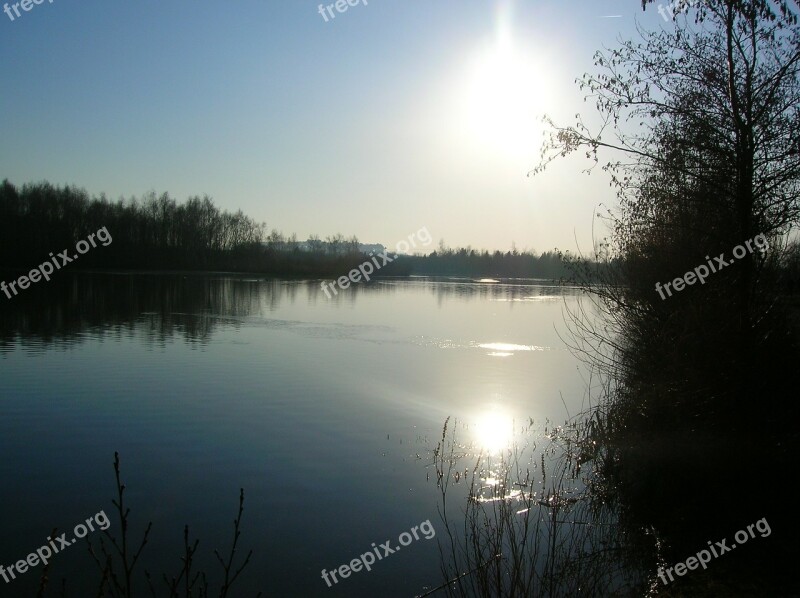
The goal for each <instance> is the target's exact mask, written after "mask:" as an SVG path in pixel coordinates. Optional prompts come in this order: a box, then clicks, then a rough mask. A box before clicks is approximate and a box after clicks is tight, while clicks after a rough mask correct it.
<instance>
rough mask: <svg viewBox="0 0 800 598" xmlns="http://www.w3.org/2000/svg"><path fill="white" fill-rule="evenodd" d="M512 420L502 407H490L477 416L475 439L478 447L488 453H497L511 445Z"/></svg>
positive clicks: (512, 433)
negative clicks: (490, 408)
mask: <svg viewBox="0 0 800 598" xmlns="http://www.w3.org/2000/svg"><path fill="white" fill-rule="evenodd" d="M513 435H514V420H513V419H512V417H511V416H510V415H509V414H508V413H507V412H505V411H504V410H502V409H497V408H496V409H492V410H489V411H486V412H484V413H482V414H481V415H479V416H478V418H477V421H476V425H475V440H476V441H477V443H478V446H479V448H481V449H482V450H484V451H486V452H488V453H498V452H500V451H502V450H504V449H506V448H508V447H509V446H511V441H512V437H513Z"/></svg>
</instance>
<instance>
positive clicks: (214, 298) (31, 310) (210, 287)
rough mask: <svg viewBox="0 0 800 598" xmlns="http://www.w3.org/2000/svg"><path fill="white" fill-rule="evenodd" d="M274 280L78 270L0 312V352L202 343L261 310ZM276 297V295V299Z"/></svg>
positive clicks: (281, 289) (36, 288)
mask: <svg viewBox="0 0 800 598" xmlns="http://www.w3.org/2000/svg"><path fill="white" fill-rule="evenodd" d="M284 292H285V287H282V286H281V285H280V284H277V283H270V282H263V281H262V282H259V283H256V282H251V281H247V280H242V279H231V278H219V277H200V276H164V275H141V274H136V275H115V274H108V275H106V274H101V275H98V274H77V275H74V276H72V277H69V278H64V277H62V278H57V279H54V280H52V281H50V282H49V283H47V284H40V285H38V286H34V287H31V288H30V289H28V290H27V291H25V293H24V294H20V295H19V296H17V297H15V298H14V299H13V300H12V301H7V303H6V304H5V305H4V306H3V311H2V313H0V350H8V349H9V348H10V347H11V346H12V345H13V344H14V343H15V342H17V341H18V342H20V343H21V344H22V345H23V346H26V345H43V346H45V347H49V346H52V345H61V344H64V345H69V344H74V343H77V342H80V340H81V339H82V337H83V335H84V333H86V332H91V334H92V336H93V337H96V338H97V337H99V338H103V337H111V338H121V337H123V336H128V337H133V336H138V337H141V338H143V339H145V340H146V342H147V343H148V344H154V343H159V344H163V343H164V342H166V341H167V340H168V339H170V338H172V337H173V336H176V335H178V336H182V337H183V338H184V339H185V340H186V341H188V342H192V343H206V342H208V340H209V339H210V338H211V335H212V334H213V332H214V329H215V327H217V326H219V325H220V324H221V323H225V324H227V325H233V326H236V325H238V321H237V320H236V319H235V318H240V317H245V316H249V315H252V314H254V313H258V312H259V311H260V310H261V305H262V304H261V300H262V297H264V296H265V295H266V296H267V297H269V296H270V295H272V294H282V293H284ZM278 301H279V300H278Z"/></svg>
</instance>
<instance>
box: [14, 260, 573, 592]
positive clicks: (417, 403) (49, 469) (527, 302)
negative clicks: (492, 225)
mask: <svg viewBox="0 0 800 598" xmlns="http://www.w3.org/2000/svg"><path fill="white" fill-rule="evenodd" d="M580 300H581V299H580V293H579V291H577V290H575V289H571V288H562V287H557V286H552V285H547V284H542V283H536V282H534V281H503V282H500V283H498V282H476V281H472V280H455V279H437V280H432V279H427V278H410V279H387V280H381V281H377V282H375V283H374V284H370V285H356V286H354V287H353V288H351V289H348V290H347V291H342V292H340V293H339V295H338V296H336V297H334V298H333V299H328V298H327V297H326V296H325V294H324V293H323V292H322V291H321V290H320V285H319V281H286V280H265V279H263V278H257V277H247V276H239V275H214V276H211V275H198V274H186V275H182V274H181V275H176V274H169V275H166V274H158V273H152V274H147V273H143V274H139V273H137V274H120V273H114V274H110V273H75V274H73V275H69V274H68V273H63V274H62V276H60V277H59V278H57V279H54V280H53V281H51V282H49V283H47V284H39V285H34V287H32V288H30V289H28V290H26V291H24V292H23V293H22V294H21V295H20V296H18V297H16V298H14V299H13V301H8V300H6V299H5V297H2V311H0V362H1V363H2V366H0V367H2V376H0V416H1V417H0V454H2V456H3V458H2V460H0V475H1V476H2V478H1V479H2V480H3V486H2V487H3V491H2V499H3V503H2V506H3V508H2V510H1V511H0V530H2V535H0V564H3V565H5V566H6V568H7V567H8V565H11V564H13V563H15V562H17V561H19V560H20V559H25V558H26V557H27V555H28V554H29V553H31V552H35V551H36V549H37V548H39V547H41V546H42V545H46V544H47V537H48V536H50V534H51V531H52V530H53V528H58V529H59V532H58V534H61V533H62V532H63V531H65V530H67V531H68V532H69V533H70V534H71V533H72V531H73V527H74V526H75V525H76V524H77V523H80V522H82V521H85V520H86V519H87V518H90V517H92V516H93V515H94V514H96V513H98V512H100V511H101V510H103V511H104V512H105V513H106V514H107V515H108V517H109V519H110V520H111V526H110V528H109V532H111V533H112V534H114V535H116V536H118V535H119V533H120V525H119V521H118V519H117V518H116V517H115V514H114V512H113V511H114V507H113V505H112V502H111V499H112V498H114V497H115V495H116V487H115V483H114V469H113V460H114V452H115V451H119V453H120V458H121V462H122V479H123V481H124V483H125V484H126V486H127V489H126V492H125V500H126V503H127V506H129V507H130V508H131V513H130V525H131V529H130V533H131V535H132V540H131V541H132V542H135V541H138V540H139V539H140V538H141V534H142V532H143V531H144V528H145V526H146V525H147V522H148V521H152V522H153V529H152V532H151V535H150V539H149V542H148V544H147V546H146V547H145V549H144V552H143V554H142V557H141V561H140V563H139V564H138V565H137V566H138V567H139V568H141V570H142V571H144V570H145V569H147V570H149V571H150V572H151V574H152V576H153V579H154V580H155V581H154V583H155V584H156V585H158V584H161V585H162V586H163V584H164V582H163V581H161V578H162V574H163V573H167V574H168V576H170V577H172V576H174V575H177V574H178V573H179V572H180V569H181V563H180V557H181V555H182V551H183V530H184V525H186V524H188V525H189V528H190V536H191V538H192V539H194V538H195V537H197V538H199V540H200V542H199V544H198V552H197V556H196V562H197V564H198V566H200V567H201V568H205V569H207V570H208V571H209V572H210V573H211V574H212V575H211V577H212V579H216V578H217V576H218V569H219V565H218V563H216V562H215V557H214V554H213V551H214V549H219V550H220V552H221V553H223V554H224V553H226V551H227V549H228V548H229V546H230V543H231V539H232V535H233V519H234V518H235V516H236V512H237V507H238V499H239V489H240V488H244V492H245V502H244V515H243V519H242V535H241V538H240V540H239V543H240V544H239V546H240V548H239V555H240V557H244V556H245V554H246V551H248V550H250V549H252V550H253V556H252V557H251V561H250V564H249V566H248V567H247V568H246V569H245V571H244V572H243V573H242V575H241V577H240V578H239V580H237V582H236V585H235V586H234V591H233V594H232V595H233V596H255V595H256V593H257V591H258V590H262V591H263V592H264V594H263V595H264V596H295V595H296V596H331V597H333V596H376V595H380V596H405V597H411V596H415V595H417V594H420V593H422V592H424V591H425V590H426V589H430V588H432V587H435V586H437V585H439V584H440V583H441V582H442V579H441V574H440V569H439V550H438V548H437V540H438V539H441V536H437V537H434V538H433V539H431V540H428V539H426V537H427V536H426V535H423V534H422V533H419V534H416V535H417V538H414V539H411V540H409V538H413V537H412V536H411V534H410V532H411V530H412V528H414V527H415V526H418V527H419V526H420V524H421V523H423V522H426V521H430V525H429V526H425V527H423V528H422V531H425V529H427V530H430V529H431V528H432V529H434V530H435V529H439V528H440V526H439V521H440V520H439V514H438V512H437V496H438V491H437V488H436V483H435V475H433V474H432V466H431V451H432V449H433V448H434V447H435V445H436V443H437V441H438V440H439V439H440V438H441V435H442V426H443V424H444V422H445V420H446V419H447V418H448V417H451V418H452V420H451V421H457V422H458V423H459V425H460V426H461V428H460V429H461V430H462V433H463V435H464V437H465V438H469V439H471V440H472V441H474V442H476V443H478V444H480V445H484V446H486V447H487V448H492V447H493V446H495V445H496V446H500V445H501V444H502V442H503V441H504V437H505V436H507V435H508V434H509V431H510V430H511V428H512V426H513V427H515V428H516V427H518V426H519V425H521V424H522V423H527V422H529V420H530V418H533V420H534V421H535V422H537V423H539V422H541V423H542V424H543V423H544V422H545V421H547V420H550V421H553V422H556V423H563V422H564V420H565V419H567V418H568V417H569V416H574V415H575V414H576V413H577V412H579V411H581V409H583V408H585V407H587V405H586V404H584V397H585V396H586V385H587V382H586V378H585V375H583V374H582V372H583V366H582V365H581V364H580V362H579V361H578V360H577V358H576V357H575V356H573V355H572V354H571V353H570V352H569V351H568V349H567V346H566V344H565V341H564V340H563V339H564V338H566V337H567V329H566V325H565V323H564V310H565V308H575V307H577V306H578V303H579V302H580ZM404 532H409V534H407V535H405V536H404V540H405V542H404V543H406V545H405V546H403V547H402V550H400V551H395V552H394V553H393V554H389V555H388V556H384V557H382V558H381V559H380V560H377V562H376V563H375V564H374V565H373V566H372V570H371V571H369V572H368V571H365V570H361V571H359V572H351V574H349V576H348V577H347V578H346V579H339V580H337V582H336V583H331V584H330V587H328V583H326V581H325V580H324V579H323V578H322V575H321V572H322V570H323V569H325V570H327V571H329V572H330V571H331V570H333V571H336V570H337V569H338V568H339V567H340V566H341V565H344V564H348V563H350V562H351V561H352V560H353V559H355V558H357V557H359V555H361V554H364V553H366V552H368V551H370V550H373V548H372V544H373V543H375V545H380V544H383V543H385V542H386V541H387V540H391V541H392V543H391V546H392V547H396V546H397V539H398V538H399V537H400V536H401V534H403V533H404ZM415 533H416V530H415ZM428 535H430V532H428ZM100 536H101V533H100V532H94V533H88V537H89V539H91V540H92V541H93V542H94V543H95V545H97V542H98V541H99V538H100ZM379 554H382V555H383V554H384V553H383V552H381V553H379ZM50 574H51V579H52V580H53V581H52V583H53V584H56V583H57V582H58V583H60V581H58V580H60V579H61V578H62V577H64V578H66V580H67V589H68V595H76V596H77V595H94V594H89V593H88V592H91V588H96V584H97V583H98V582H99V579H100V577H101V574H100V570H99V568H98V567H97V566H96V565H95V564H94V563H93V562H92V560H91V558H90V557H89V556H88V553H87V549H86V546H85V545H84V543H83V542H79V543H78V544H76V545H75V546H70V547H69V548H64V549H63V553H59V554H57V555H55V556H53V557H52V569H51V571H50ZM40 575H41V566H38V567H33V569H32V570H31V571H28V572H26V573H22V574H19V575H18V576H17V578H16V579H15V580H13V581H11V583H8V584H6V583H3V582H2V581H0V586H4V587H3V588H2V592H0V593H2V595H4V596H5V595H9V596H12V595H19V596H31V595H35V590H32V588H36V587H38V581H39V578H40ZM137 587H139V588H140V589H141V590H142V592H141V594H142V595H146V594H147V592H146V590H145V587H144V584H143V583H142V582H137ZM70 590H71V592H70ZM84 592H87V593H86V594H84ZM138 593H139V592H137V595H138Z"/></svg>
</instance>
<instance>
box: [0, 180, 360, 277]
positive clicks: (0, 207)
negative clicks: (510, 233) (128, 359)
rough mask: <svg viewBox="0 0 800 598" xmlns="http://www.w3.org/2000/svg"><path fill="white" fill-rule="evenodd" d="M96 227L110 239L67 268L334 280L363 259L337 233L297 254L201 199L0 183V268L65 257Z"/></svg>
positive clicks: (291, 243)
mask: <svg viewBox="0 0 800 598" xmlns="http://www.w3.org/2000/svg"><path fill="white" fill-rule="evenodd" d="M103 227H105V228H106V230H108V233H109V235H110V236H111V238H112V242H111V243H110V244H109V245H108V246H104V247H99V248H98V249H94V250H92V251H89V252H88V253H86V254H85V255H82V256H81V257H80V262H78V263H77V264H75V265H71V266H72V267H83V268H87V267H88V268H107V269H139V270H141V269H148V270H216V271H234V272H260V273H265V274H273V275H294V276H324V275H331V276H333V275H339V274H341V273H342V272H343V271H345V272H346V271H348V270H350V269H351V268H353V267H355V266H356V265H357V264H358V263H360V262H361V261H362V260H363V256H362V255H361V254H360V253H359V251H358V245H359V244H358V239H357V238H355V237H351V238H345V237H344V236H343V235H341V234H337V235H334V236H332V237H328V238H327V239H326V243H325V244H324V245H325V248H324V250H312V251H301V250H299V249H297V247H296V238H295V237H294V236H292V237H290V238H288V239H287V238H286V237H284V235H283V234H282V233H280V232H279V231H276V230H273V231H272V232H270V233H268V232H267V227H266V225H265V224H264V223H259V222H256V221H255V220H253V219H252V218H250V217H248V216H246V215H245V214H243V213H242V212H241V211H237V212H234V213H232V212H228V211H226V210H220V209H219V208H218V207H217V206H215V205H214V202H213V201H212V199H211V198H209V197H208V196H203V197H190V198H189V199H188V200H187V201H186V202H184V203H178V202H177V201H176V200H175V199H174V198H172V197H170V196H169V194H168V193H162V194H161V195H158V196H157V195H156V194H155V193H149V194H146V195H145V196H143V197H142V198H138V199H137V198H130V199H128V200H124V199H120V200H118V201H109V200H108V199H107V198H106V197H105V196H104V195H101V196H100V197H90V196H89V194H88V193H87V192H86V190H84V189H80V188H77V187H72V186H63V187H58V186H54V185H51V184H50V183H47V182H43V183H35V184H26V185H24V186H22V187H21V188H17V187H16V186H14V185H13V184H11V183H10V182H9V181H8V180H4V181H3V183H2V185H0V238H1V239H2V241H0V243H2V246H1V247H2V251H0V267H2V268H6V269H15V270H20V271H27V270H29V269H30V268H32V267H33V266H35V265H37V264H39V263H41V262H43V261H45V260H46V259H48V256H49V255H50V253H51V252H52V253H58V252H59V251H62V250H64V249H70V254H72V253H73V251H72V248H74V247H75V244H76V243H77V242H78V241H80V240H81V239H85V238H86V237H87V236H88V235H89V234H92V233H96V232H97V231H98V230H99V229H101V228H103ZM314 240H317V241H319V239H318V238H317V237H312V241H314ZM312 245H313V244H312ZM319 245H320V246H322V242H321V241H319ZM292 247H294V248H292Z"/></svg>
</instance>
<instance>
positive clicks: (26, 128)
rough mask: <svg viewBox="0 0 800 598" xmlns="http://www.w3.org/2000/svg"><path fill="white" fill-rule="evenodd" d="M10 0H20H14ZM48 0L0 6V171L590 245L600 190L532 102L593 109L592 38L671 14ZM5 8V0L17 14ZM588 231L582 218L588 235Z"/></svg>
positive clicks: (604, 191)
mask: <svg viewBox="0 0 800 598" xmlns="http://www.w3.org/2000/svg"><path fill="white" fill-rule="evenodd" d="M11 4H12V5H13V4H14V3H11ZM318 5H319V3H318V2H317V1H310V0H292V1H291V2H278V1H275V0H258V1H256V0H232V1H230V2H225V3H220V2H211V1H210V0H193V1H192V2H191V3H189V2H181V1H179V0H158V1H156V0H136V1H135V2H108V0H80V1H78V0H54V2H53V3H52V4H51V3H49V2H44V3H42V4H38V5H33V7H32V9H31V10H30V11H29V12H21V16H19V17H15V18H14V20H13V21H12V20H11V18H10V17H9V16H8V15H7V14H4V13H0V55H2V57H3V61H2V67H0V89H2V93H0V108H2V111H0V138H2V144H0V178H8V179H9V180H10V181H11V182H12V183H15V184H18V185H21V184H23V183H25V182H31V181H39V180H48V181H50V182H51V183H55V184H74V185H77V186H79V187H85V188H86V189H87V190H88V191H89V192H90V193H92V194H99V193H101V192H105V193H106V195H107V196H108V197H109V198H111V199H118V198H119V197H121V196H124V197H130V196H132V195H136V196H140V195H142V194H143V193H145V192H148V191H150V190H154V191H156V192H158V193H161V192H163V191H168V192H169V193H170V195H172V196H173V197H175V198H177V199H178V200H180V201H183V200H185V199H186V198H187V197H189V196H191V195H202V194H208V195H210V196H211V197H213V198H214V200H215V202H216V203H217V204H218V205H219V206H221V207H223V208H227V209H232V210H236V209H239V208H241V209H242V210H243V211H244V212H246V213H247V214H249V215H250V216H252V217H254V218H256V219H257V220H259V221H265V222H266V223H267V225H268V226H269V227H270V228H273V227H274V228H277V229H280V230H282V231H283V232H284V233H287V234H288V233H291V232H296V233H297V234H298V237H299V238H301V239H304V238H306V237H307V236H308V235H309V234H312V233H317V234H319V235H320V236H322V237H325V236H327V235H330V234H334V233H336V232H341V233H343V234H345V235H348V236H349V235H352V234H355V235H357V236H358V237H359V239H361V241H362V242H375V243H384V244H386V245H389V246H394V245H395V243H396V242H397V241H398V240H400V239H405V238H407V237H408V235H409V233H410V232H413V231H416V230H419V229H420V228H421V227H423V226H425V227H427V228H428V230H429V231H430V232H431V235H432V236H433V238H434V239H435V240H436V241H437V242H438V240H439V239H444V240H445V242H446V243H447V244H448V245H450V246H465V245H471V246H473V247H475V248H487V249H502V250H507V249H509V248H510V247H511V243H512V241H513V242H515V243H516V246H517V247H518V248H520V249H522V248H530V249H535V250H537V251H544V250H548V249H552V248H554V247H558V248H560V249H569V250H575V249H576V248H580V249H581V250H583V251H587V250H589V249H591V245H592V234H593V232H592V228H593V216H592V215H593V212H594V211H595V210H596V209H597V207H598V206H599V205H600V204H601V203H606V204H609V203H612V204H613V201H614V196H613V192H612V191H611V190H610V189H609V186H608V180H607V178H605V177H604V176H603V173H602V172H600V171H599V170H598V171H596V172H595V173H593V174H592V175H591V176H587V175H585V174H581V170H582V169H583V168H585V167H586V166H588V163H587V162H586V161H585V159H581V158H579V157H576V158H572V159H568V160H565V161H562V162H560V163H557V164H555V165H553V166H552V167H551V168H550V169H549V170H548V171H547V172H546V173H545V174H543V175H540V176H537V177H534V178H528V177H527V176H526V174H527V172H528V171H529V170H530V169H531V168H533V167H534V166H535V165H536V162H537V159H538V154H539V149H540V145H541V134H542V133H541V131H542V125H541V123H540V117H541V115H542V114H544V113H547V114H549V115H551V116H552V117H554V118H555V120H556V121H557V122H561V123H564V124H569V123H571V122H572V120H573V118H574V115H575V113H576V112H578V111H581V112H582V113H583V114H585V115H587V116H590V115H591V114H592V111H593V106H592V103H591V102H588V103H584V102H583V92H581V91H580V90H579V89H578V87H577V85H576V84H575V82H574V80H575V78H576V77H578V76H580V75H581V74H582V73H584V72H585V71H587V70H591V68H592V55H593V53H594V51H595V50H597V49H600V48H601V47H602V46H603V45H605V46H609V47H613V46H615V45H617V41H616V40H617V38H618V37H620V36H622V37H623V38H631V37H635V36H636V33H635V23H636V20H637V19H638V21H639V22H640V23H641V24H642V25H643V26H645V27H648V28H651V27H661V26H671V24H666V23H664V21H663V20H662V18H661V17H660V16H659V15H658V13H657V11H656V10H655V9H654V8H653V7H651V8H649V9H648V10H647V12H646V13H643V12H642V10H641V3H640V2H639V0H592V1H591V2H588V1H580V2H564V0H516V1H514V0H427V1H423V0H402V1H401V0H369V3H368V4H366V5H365V4H363V2H359V3H358V4H356V5H355V6H349V7H348V8H347V11H346V12H344V13H338V12H336V11H335V10H334V14H335V18H330V17H328V20H327V22H326V20H325V18H323V16H322V15H321V14H320V13H319V12H318ZM11 14H12V15H13V9H12V13H11ZM600 232H602V231H598V230H596V229H595V231H594V234H595V236H598V235H599V233H600Z"/></svg>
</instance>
